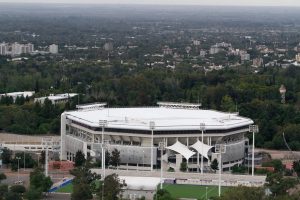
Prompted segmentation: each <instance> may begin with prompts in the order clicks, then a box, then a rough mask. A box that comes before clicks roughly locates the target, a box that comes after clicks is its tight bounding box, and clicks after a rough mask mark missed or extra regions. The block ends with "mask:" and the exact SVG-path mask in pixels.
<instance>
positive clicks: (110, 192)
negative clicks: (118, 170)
mask: <svg viewBox="0 0 300 200" xmlns="http://www.w3.org/2000/svg"><path fill="white" fill-rule="evenodd" d="M124 186H126V183H125V182H123V183H120V179H119V177H118V175H117V174H111V175H108V176H106V177H105V179H104V182H103V183H102V184H101V185H100V187H99V192H98V193H97V195H98V197H99V199H102V198H101V197H102V195H103V197H104V199H105V200H118V199H119V197H120V196H121V194H122V187H124Z"/></svg>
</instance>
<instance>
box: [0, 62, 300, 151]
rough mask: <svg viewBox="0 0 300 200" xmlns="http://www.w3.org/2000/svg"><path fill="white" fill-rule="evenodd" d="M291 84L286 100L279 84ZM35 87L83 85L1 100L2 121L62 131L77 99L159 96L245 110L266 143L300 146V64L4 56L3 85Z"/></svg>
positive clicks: (126, 101)
mask: <svg viewBox="0 0 300 200" xmlns="http://www.w3.org/2000/svg"><path fill="white" fill-rule="evenodd" d="M281 84H284V85H285V86H286V88H287V93H286V104H282V103H281V102H280V100H281V97H280V94H279V91H278V90H279V87H280V85H281ZM24 90H34V91H35V92H36V94H35V96H36V97H37V96H43V95H49V94H50V93H65V92H77V93H80V98H78V99H77V98H76V99H73V100H71V101H70V103H67V104H66V105H52V104H51V102H50V101H46V103H45V104H44V105H40V104H37V103H33V100H32V99H28V98H25V99H21V98H20V99H18V100H16V102H15V103H13V101H12V100H11V99H9V98H6V97H4V98H2V99H1V101H0V129H2V130H4V131H9V132H15V133H23V134H43V133H55V134H59V127H60V126H59V123H60V114H61V113H62V112H63V111H65V110H70V109H74V108H75V105H76V103H77V102H78V101H79V102H80V103H88V102H96V101H98V102H102V101H104V102H107V103H108V105H109V106H110V107H116V106H154V105H156V102H157V101H176V102H181V101H182V102H191V103H198V102H200V103H202V107H203V109H215V110H221V111H227V112H239V113H240V115H241V116H245V117H249V118H251V119H253V120H254V121H255V123H256V124H258V125H259V127H260V133H259V134H257V137H256V140H257V141H256V144H257V146H259V147H266V148H275V149H284V148H285V145H284V142H283V139H282V133H283V132H285V136H286V139H287V142H288V143H289V145H290V146H291V148H292V149H294V150H300V142H299V141H300V134H299V132H300V125H299V124H300V112H299V108H300V96H299V95H300V69H299V68H297V67H293V66H291V67H289V68H287V69H281V68H265V69H263V70H262V71H261V72H259V73H253V71H252V70H251V69H250V68H249V67H247V66H243V67H240V68H226V69H224V70H221V71H212V72H208V73H204V71H203V70H202V69H193V68H191V67H190V66H189V65H188V64H186V65H185V64H182V65H180V66H177V68H176V70H171V69H165V68H145V67H144V66H139V65H138V66H137V67H134V66H123V65H121V64H120V63H117V62H115V63H112V64H111V65H110V66H109V67H107V66H103V65H100V64H95V63H93V62H88V61H86V62H83V63H79V62H74V64H72V65H66V64H65V63H63V62H61V63H53V62H47V63H44V62H43V63H40V62H38V61H36V60H34V59H31V60H29V61H27V62H21V63H9V62H6V61H5V59H4V58H3V59H1V65H0V93H5V92H13V91H24Z"/></svg>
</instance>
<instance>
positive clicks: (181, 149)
mask: <svg viewBox="0 0 300 200" xmlns="http://www.w3.org/2000/svg"><path fill="white" fill-rule="evenodd" d="M166 149H170V150H172V151H175V152H177V153H179V154H181V155H182V156H183V157H185V159H187V160H188V159H189V158H190V157H192V156H193V155H194V154H195V152H193V151H191V150H189V148H188V147H187V146H185V145H184V144H182V143H180V142H179V141H177V142H176V143H175V144H173V145H172V146H168V147H166Z"/></svg>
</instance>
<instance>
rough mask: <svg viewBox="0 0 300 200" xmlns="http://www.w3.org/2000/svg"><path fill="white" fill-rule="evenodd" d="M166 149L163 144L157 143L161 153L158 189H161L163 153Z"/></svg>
mask: <svg viewBox="0 0 300 200" xmlns="http://www.w3.org/2000/svg"><path fill="white" fill-rule="evenodd" d="M165 147H166V144H165V142H159V145H158V148H159V150H160V152H161V156H160V189H161V190H162V189H163V151H164V149H165Z"/></svg>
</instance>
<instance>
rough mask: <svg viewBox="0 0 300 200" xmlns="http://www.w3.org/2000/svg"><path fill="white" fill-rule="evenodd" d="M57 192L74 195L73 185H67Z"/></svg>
mask: <svg viewBox="0 0 300 200" xmlns="http://www.w3.org/2000/svg"><path fill="white" fill-rule="evenodd" d="M56 192H61V193H72V192H73V184H72V183H71V184H69V185H66V186H64V187H62V188H59V189H58V190H57V191H56Z"/></svg>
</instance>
